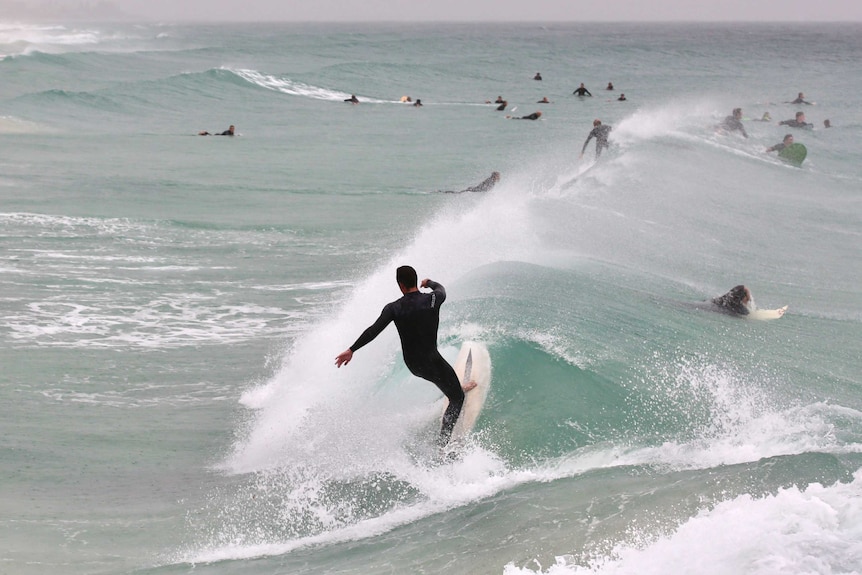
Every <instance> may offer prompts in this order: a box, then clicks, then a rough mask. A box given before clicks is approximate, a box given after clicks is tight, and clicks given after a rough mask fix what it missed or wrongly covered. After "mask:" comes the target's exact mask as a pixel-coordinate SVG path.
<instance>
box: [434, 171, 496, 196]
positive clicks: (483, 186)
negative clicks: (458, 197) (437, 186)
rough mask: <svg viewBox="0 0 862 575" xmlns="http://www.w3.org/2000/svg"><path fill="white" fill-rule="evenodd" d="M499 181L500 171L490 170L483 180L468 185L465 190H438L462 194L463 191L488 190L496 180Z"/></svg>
mask: <svg viewBox="0 0 862 575" xmlns="http://www.w3.org/2000/svg"><path fill="white" fill-rule="evenodd" d="M499 181H500V172H491V175H490V176H488V177H487V178H485V180H484V181H483V182H482V183H481V184H478V185H475V186H470V187H469V188H467V189H466V190H461V191H460V192H453V191H452V190H438V191H440V192H442V193H444V194H463V193H465V192H488V191H490V190H491V188H493V187H494V186H495V185H496V184H497V182H499Z"/></svg>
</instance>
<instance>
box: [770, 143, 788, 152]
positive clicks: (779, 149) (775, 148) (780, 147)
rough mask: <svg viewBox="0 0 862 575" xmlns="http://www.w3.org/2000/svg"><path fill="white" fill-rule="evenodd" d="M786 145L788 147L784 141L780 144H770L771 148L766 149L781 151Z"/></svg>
mask: <svg viewBox="0 0 862 575" xmlns="http://www.w3.org/2000/svg"><path fill="white" fill-rule="evenodd" d="M786 147H787V145H786V144H785V143H784V142H780V143H778V144H775V145H774V146H770V148H769V149H768V150H766V151H767V152H780V151H781V150H783V149H784V148H786Z"/></svg>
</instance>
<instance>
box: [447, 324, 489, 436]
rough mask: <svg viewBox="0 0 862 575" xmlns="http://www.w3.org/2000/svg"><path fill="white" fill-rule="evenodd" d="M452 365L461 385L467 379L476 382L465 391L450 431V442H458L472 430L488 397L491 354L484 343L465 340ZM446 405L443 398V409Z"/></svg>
mask: <svg viewBox="0 0 862 575" xmlns="http://www.w3.org/2000/svg"><path fill="white" fill-rule="evenodd" d="M453 367H454V368H455V373H457V374H458V380H459V381H460V382H461V385H464V383H466V382H468V381H475V382H476V387H475V388H473V389H471V390H470V391H468V392H467V395H466V398H465V399H464V407H463V408H461V415H460V416H459V417H458V422H457V423H455V429H454V430H453V431H452V439H451V440H450V442H458V441H461V440H463V439H464V438H465V437H466V436H467V435H468V434H469V433H470V432H471V431H473V427H474V426H475V425H476V420H477V419H478V418H479V414H480V413H481V412H482V407H483V406H484V405H485V398H487V397H488V390H489V389H490V388H491V355H490V354H489V353H488V348H487V347H485V344H483V343H478V342H474V341H466V342H464V345H462V346H461V351H460V352H458V359H457V360H455V365H454V366H453ZM447 407H449V400H448V399H446V400H444V406H443V411H446V408H447Z"/></svg>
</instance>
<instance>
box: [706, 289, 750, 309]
mask: <svg viewBox="0 0 862 575" xmlns="http://www.w3.org/2000/svg"><path fill="white" fill-rule="evenodd" d="M712 303H713V304H714V305H716V306H718V308H719V311H723V312H725V313H731V314H737V315H748V314H749V313H751V308H752V306H753V302H752V299H751V291H749V289H748V288H747V287H745V286H744V285H738V286H734V287H733V288H732V289H731V290H730V291H729V292H727V293H726V294H724V295H723V296H720V297H714V298H712Z"/></svg>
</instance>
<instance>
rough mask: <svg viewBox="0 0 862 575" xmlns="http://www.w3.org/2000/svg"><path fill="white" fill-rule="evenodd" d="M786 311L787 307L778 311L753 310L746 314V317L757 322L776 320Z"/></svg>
mask: <svg viewBox="0 0 862 575" xmlns="http://www.w3.org/2000/svg"><path fill="white" fill-rule="evenodd" d="M786 311H787V306H784V307H780V308H778V309H755V310H753V311H750V312H748V317H750V318H751V319H759V320H768V319H778V318H780V317H781V316H783V315H784V312H786Z"/></svg>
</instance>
